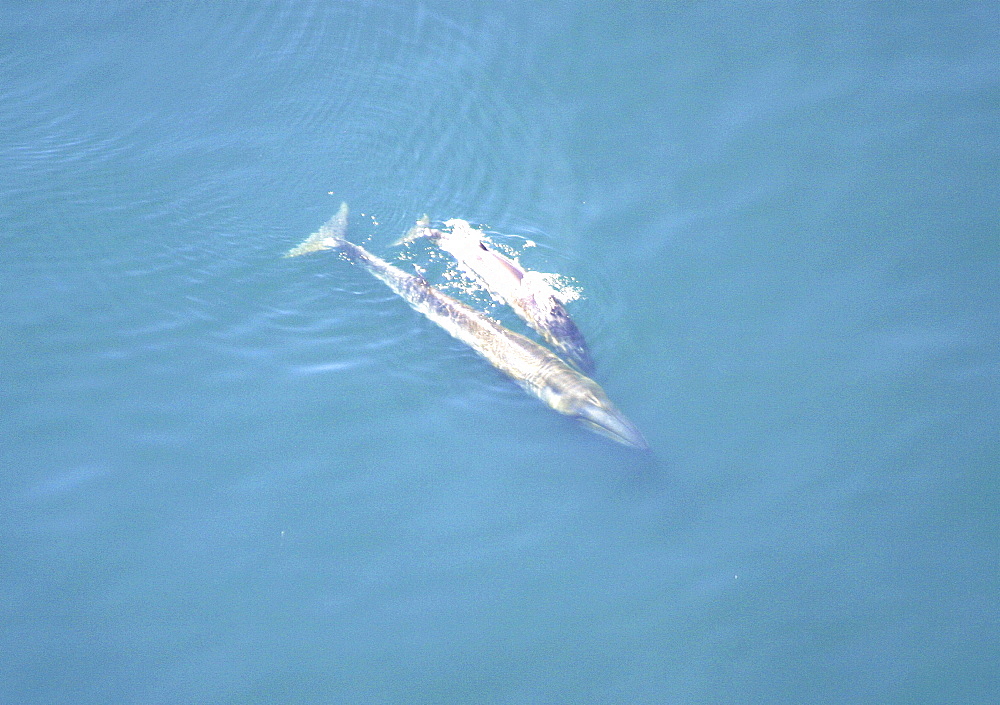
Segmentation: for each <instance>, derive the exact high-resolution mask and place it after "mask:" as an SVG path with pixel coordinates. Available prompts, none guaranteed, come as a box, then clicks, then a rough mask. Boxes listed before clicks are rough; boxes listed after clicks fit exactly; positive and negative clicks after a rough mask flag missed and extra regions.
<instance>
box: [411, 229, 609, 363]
mask: <svg viewBox="0 0 1000 705" xmlns="http://www.w3.org/2000/svg"><path fill="white" fill-rule="evenodd" d="M444 225H445V227H446V228H447V229H445V230H441V229H438V228H432V227H431V226H430V220H429V219H428V217H427V216H426V215H425V216H424V217H423V218H421V219H420V220H418V221H417V224H416V225H415V226H413V227H412V228H410V231H409V232H408V233H407V234H406V235H404V236H403V238H402V239H401V240H399V241H398V242H397V243H396V244H399V245H403V244H408V243H410V242H413V241H414V240H416V239H417V238H421V237H426V238H428V239H430V240H431V241H432V242H434V243H435V244H436V245H437V246H438V247H439V248H441V249H442V250H444V251H445V252H447V253H448V254H450V255H451V256H452V257H454V258H455V261H456V262H457V263H458V266H459V269H461V270H462V271H463V272H464V273H465V275H466V276H467V277H469V278H470V279H472V280H474V281H478V282H479V283H480V284H481V285H482V286H483V287H484V288H485V289H486V290H487V291H488V292H490V295H491V296H492V297H493V298H494V299H495V300H497V301H498V302H500V303H502V304H503V303H505V304H507V305H508V306H510V307H511V308H512V309H513V310H514V312H515V313H516V314H517V315H518V316H520V317H521V319H522V320H524V322H525V323H527V324H528V325H529V326H531V327H532V328H533V329H534V330H535V331H536V332H537V333H538V334H539V335H541V336H542V337H543V338H544V339H545V341H546V342H548V343H549V344H550V345H551V346H552V347H553V348H555V349H556V351H557V352H560V353H562V354H563V356H564V357H565V359H567V360H569V361H570V362H571V363H573V364H574V365H576V367H577V368H578V369H579V370H580V371H581V372H583V373H584V374H588V375H591V374H593V373H594V360H593V358H592V357H591V356H590V349H589V348H588V347H587V343H586V341H585V340H584V338H583V333H581V332H580V329H579V328H578V327H577V325H576V323H574V322H573V319H572V318H570V317H569V313H568V312H567V311H566V307H565V306H564V305H563V302H562V300H561V299H560V298H559V295H558V294H557V293H556V291H555V290H554V289H553V288H552V286H551V285H550V284H549V283H548V282H547V281H546V280H545V275H543V274H541V273H540V272H533V271H531V270H528V269H525V268H524V267H522V266H521V265H520V264H519V263H518V262H516V261H514V260H512V259H510V258H509V257H505V256H504V255H502V254H500V253H499V252H497V251H496V250H494V249H491V248H490V247H488V246H487V244H486V243H485V242H484V241H483V237H482V233H481V232H480V231H478V230H476V229H475V228H473V227H471V226H470V225H469V223H468V222H467V221H464V220H460V219H458V218H453V219H452V220H449V221H447V222H446V223H445V224H444Z"/></svg>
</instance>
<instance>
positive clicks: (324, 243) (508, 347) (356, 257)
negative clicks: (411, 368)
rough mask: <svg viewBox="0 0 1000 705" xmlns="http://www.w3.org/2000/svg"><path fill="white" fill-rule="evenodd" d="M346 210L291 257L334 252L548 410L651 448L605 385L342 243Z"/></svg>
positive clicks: (417, 278) (629, 443) (423, 282)
mask: <svg viewBox="0 0 1000 705" xmlns="http://www.w3.org/2000/svg"><path fill="white" fill-rule="evenodd" d="M346 227H347V204H346V203H344V204H341V206H340V211H339V212H338V213H337V214H336V215H335V216H333V218H331V219H330V220H329V221H328V222H327V223H326V224H325V225H324V226H323V227H321V228H320V229H319V231H318V232H316V233H313V234H312V235H310V236H309V238H307V239H306V240H305V242H303V243H302V244H301V245H299V246H297V247H294V248H292V249H291V250H289V252H288V253H287V255H286V256H287V257H294V256H297V255H304V254H306V253H308V252H315V251H317V250H327V249H332V250H336V251H338V252H340V254H341V255H342V256H343V257H344V258H345V259H347V260H348V261H349V262H351V263H353V264H356V265H358V266H360V267H362V268H364V269H366V270H367V271H368V272H370V273H371V274H372V275H374V276H375V277H377V278H378V279H381V280H382V281H383V282H384V283H385V284H386V285H387V286H388V287H389V288H390V289H392V290H393V291H394V292H396V293H397V294H399V296H400V297H402V298H403V300H405V301H406V302H407V303H408V304H409V305H410V306H411V307H412V308H413V309H414V310H416V311H417V312H419V313H422V314H423V315H424V316H426V317H427V318H429V319H430V320H431V321H433V322H434V323H436V324H437V325H439V326H440V327H441V328H443V329H444V330H445V331H447V332H448V333H449V334H450V335H451V336H453V337H454V338H457V339H458V340H461V341H462V342H463V343H465V344H466V345H468V346H469V347H470V348H472V349H473V350H475V351H476V352H477V353H479V354H480V355H482V356H483V357H484V358H485V359H486V360H487V361H488V362H489V363H490V364H491V365H493V366H494V367H496V368H497V369H498V370H500V371H501V372H503V373H505V374H506V375H508V376H509V377H511V378H512V379H513V380H514V381H515V382H517V383H518V384H519V385H521V387H523V388H524V389H525V390H526V391H527V392H528V393H530V394H533V395H534V396H536V397H538V398H539V399H541V400H542V401H543V402H545V403H546V404H547V405H548V406H549V407H551V408H552V409H554V410H556V411H558V412H559V413H560V414H565V415H567V416H570V417H572V418H574V419H577V420H578V421H580V422H581V423H583V424H584V425H585V426H587V427H588V428H590V429H591V430H593V431H595V432H597V433H599V434H601V435H603V436H607V437H608V438H610V439H612V440H614V441H617V442H618V443H622V444H624V445H627V446H631V447H633V448H638V449H641V450H647V449H648V448H649V445H648V444H647V443H646V440H645V439H644V438H643V437H642V434H641V433H640V432H639V429H638V428H636V426H635V424H633V423H632V422H631V421H629V420H628V419H627V418H626V417H625V415H624V414H622V413H621V412H620V411H619V410H618V409H617V408H616V407H615V405H614V404H612V403H611V400H610V399H608V397H607V395H606V394H605V393H604V390H603V389H601V387H600V385H598V384H597V382H595V381H594V380H592V379H590V378H589V377H587V376H585V375H583V374H581V373H580V372H578V371H576V370H574V369H573V368H572V367H570V366H569V365H567V364H566V363H565V362H563V361H562V359H560V358H559V356H558V355H556V354H555V353H553V352H552V351H550V350H548V349H547V348H545V347H544V346H542V345H539V344H538V343H536V342H534V341H533V340H531V339H529V338H526V337H525V336H523V335H520V334H518V333H515V332H513V331H511V330H508V329H507V328H505V327H503V326H502V325H500V324H499V323H497V322H496V321H494V320H493V319H492V318H489V317H488V316H486V315H484V314H482V313H480V312H479V311H476V310H475V309H473V308H471V307H470V306H467V305H465V304H464V303H462V302H461V301H458V300H456V299H454V298H452V297H450V296H448V295H447V294H444V293H442V292H441V291H438V290H437V289H435V288H434V287H432V286H431V285H430V284H428V283H427V280H425V279H424V278H423V277H421V276H417V275H413V274H409V273H407V272H404V271H403V270H402V269H400V268H399V267H395V266H393V265H391V264H389V263H388V262H386V261H385V260H382V259H380V258H379V257H376V256H375V255H373V254H372V253H370V252H368V251H367V250H366V249H364V248H363V247H361V246H360V245H355V244H354V243H352V242H348V241H347V240H345V239H344V238H343V234H344V232H345V230H346Z"/></svg>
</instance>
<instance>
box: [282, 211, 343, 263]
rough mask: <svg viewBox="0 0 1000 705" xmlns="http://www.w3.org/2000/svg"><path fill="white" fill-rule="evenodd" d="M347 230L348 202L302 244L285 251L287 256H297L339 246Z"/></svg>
mask: <svg viewBox="0 0 1000 705" xmlns="http://www.w3.org/2000/svg"><path fill="white" fill-rule="evenodd" d="M345 232H347V204H346V203H341V204H340V210H338V211H337V214H336V215H335V216H333V217H332V218H330V220H328V221H326V223H325V224H324V225H323V227H321V228H320V229H319V230H317V231H316V232H314V233H313V234H312V235H310V236H309V237H307V238H306V239H305V241H303V242H302V244H300V245H297V246H295V247H293V248H292V249H290V250H289V251H288V252H286V253H285V257H297V256H298V255H305V254H309V253H310V252H316V251H317V250H330V249H333V248H335V247H337V246H338V245H339V244H340V243H341V241H343V239H344V233H345Z"/></svg>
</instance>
